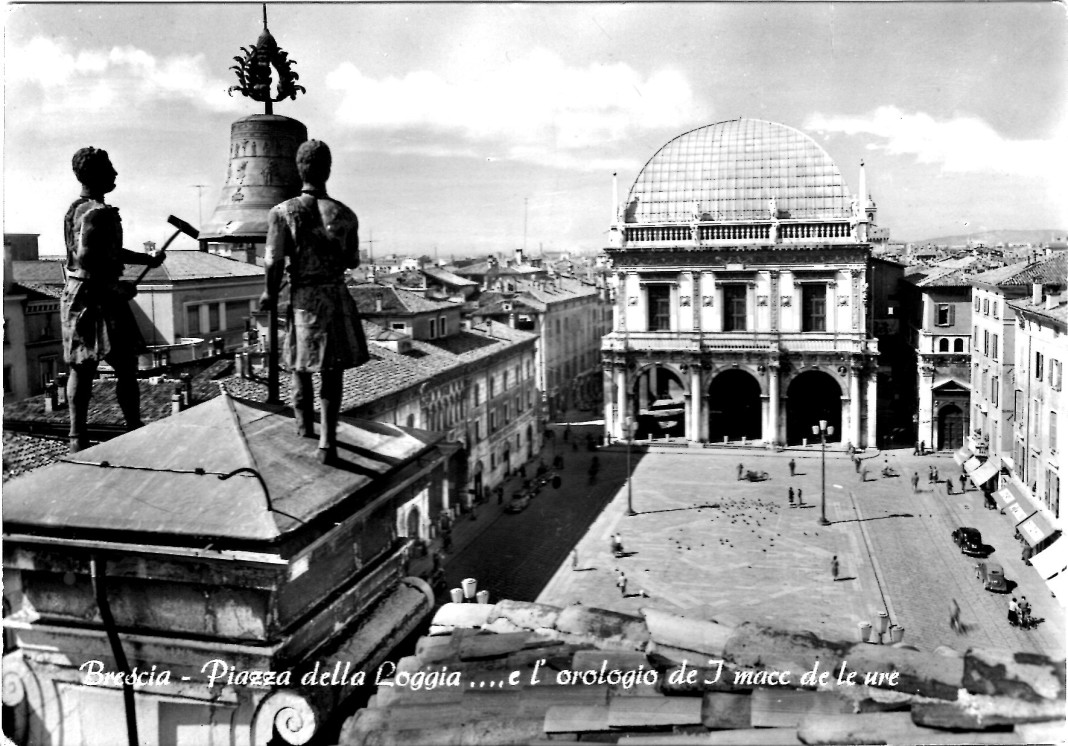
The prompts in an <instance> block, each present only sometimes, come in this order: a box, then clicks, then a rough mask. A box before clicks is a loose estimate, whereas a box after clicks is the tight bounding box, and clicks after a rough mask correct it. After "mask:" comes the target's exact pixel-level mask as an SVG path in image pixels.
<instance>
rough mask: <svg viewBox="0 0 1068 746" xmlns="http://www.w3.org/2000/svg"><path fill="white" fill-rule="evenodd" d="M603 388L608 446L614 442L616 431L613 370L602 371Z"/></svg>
mask: <svg viewBox="0 0 1068 746" xmlns="http://www.w3.org/2000/svg"><path fill="white" fill-rule="evenodd" d="M601 386H602V388H603V390H604V397H603V400H604V442H605V444H606V445H607V444H608V443H611V442H612V433H613V432H614V431H615V422H614V420H615V418H614V417H613V416H612V415H613V407H614V406H615V400H614V399H613V398H612V369H611V368H608V367H606V368H604V369H602V371H601Z"/></svg>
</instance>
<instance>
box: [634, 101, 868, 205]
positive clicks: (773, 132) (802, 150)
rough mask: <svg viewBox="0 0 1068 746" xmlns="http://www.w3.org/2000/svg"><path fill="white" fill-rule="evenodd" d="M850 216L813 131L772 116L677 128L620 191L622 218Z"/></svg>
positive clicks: (836, 174) (834, 170) (845, 195)
mask: <svg viewBox="0 0 1068 746" xmlns="http://www.w3.org/2000/svg"><path fill="white" fill-rule="evenodd" d="M772 198H774V199H775V206H776V208H777V209H778V211H779V215H780V216H781V217H784V218H787V217H788V218H804V219H832V218H845V217H849V215H850V204H851V202H852V199H853V196H852V194H850V192H849V190H848V189H847V188H846V185H845V182H844V181H843V179H842V174H841V172H840V171H839V170H838V167H837V166H835V165H834V161H832V160H831V158H830V156H828V155H827V153H826V152H824V150H823V148H821V147H820V146H819V145H817V144H816V143H815V141H813V140H812V138H810V137H808V136H807V135H805V134H803V133H801V132H799V131H797V130H795V129H794V128H793V127H787V126H786V125H783V124H776V123H775V122H765V121H762V120H759V119H734V120H731V121H729V122H719V123H718V124H710V125H707V126H705V127H700V128H698V129H695V130H692V131H690V132H687V133H685V134H683V135H679V136H678V137H676V138H675V139H674V140H672V141H671V142H669V143H668V144H667V145H665V146H664V147H662V148H661V149H660V150H659V151H658V152H657V153H656V155H654V156H653V157H652V158H650V159H649V162H648V163H646V164H645V167H644V168H643V169H642V171H641V173H640V174H638V178H637V179H636V180H635V182H634V186H633V187H631V190H630V194H629V195H628V197H627V206H626V221H627V222H628V223H689V222H690V221H691V220H692V219H693V214H694V208H695V207H696V209H697V212H698V214H699V216H700V219H701V220H717V221H718V220H754V219H766V218H770V217H771V215H770V211H769V206H770V203H769V200H770V199H772Z"/></svg>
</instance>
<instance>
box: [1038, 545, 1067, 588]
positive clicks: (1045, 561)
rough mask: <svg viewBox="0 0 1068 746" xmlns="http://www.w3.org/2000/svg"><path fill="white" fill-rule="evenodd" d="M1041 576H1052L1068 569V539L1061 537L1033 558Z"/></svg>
mask: <svg viewBox="0 0 1068 746" xmlns="http://www.w3.org/2000/svg"><path fill="white" fill-rule="evenodd" d="M1031 567H1033V568H1035V570H1036V571H1037V572H1038V574H1039V576H1040V577H1043V578H1050V577H1053V576H1054V575H1056V574H1057V573H1059V572H1064V571H1065V570H1068V539H1064V538H1060V539H1057V541H1055V542H1053V543H1052V544H1050V545H1049V546H1048V547H1046V548H1045V549H1043V550H1042V551H1041V552H1039V553H1038V554H1036V555H1035V556H1033V557H1032V558H1031Z"/></svg>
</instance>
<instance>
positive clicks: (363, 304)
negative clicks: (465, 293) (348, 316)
mask: <svg viewBox="0 0 1068 746" xmlns="http://www.w3.org/2000/svg"><path fill="white" fill-rule="evenodd" d="M349 292H351V293H352V297H353V298H355V299H356V306H357V307H358V308H359V310H360V313H364V314H373V313H392V314H398V313H399V314H409V313H434V312H436V311H441V310H449V309H453V308H456V304H455V303H449V302H448V301H437V300H429V299H427V298H425V297H424V296H423V295H422V293H414V292H412V291H411V290H405V289H403V288H399V287H396V286H395V285H381V284H377V283H366V284H363V285H352V286H350V287H349ZM379 301H381V302H382V308H381V310H380V309H379V308H378V302H379Z"/></svg>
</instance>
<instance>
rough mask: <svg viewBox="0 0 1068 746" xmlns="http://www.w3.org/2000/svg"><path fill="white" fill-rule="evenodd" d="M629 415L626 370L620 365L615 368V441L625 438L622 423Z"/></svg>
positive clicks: (613, 432)
mask: <svg viewBox="0 0 1068 746" xmlns="http://www.w3.org/2000/svg"><path fill="white" fill-rule="evenodd" d="M628 414H630V412H628V410H627V369H626V368H625V367H623V366H622V365H620V366H619V367H618V368H616V421H615V423H614V424H613V427H612V435H613V437H615V438H616V439H617V440H620V439H622V438H624V437H626V436H625V435H624V434H623V422H624V421H625V420H626V419H627V415H628Z"/></svg>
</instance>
